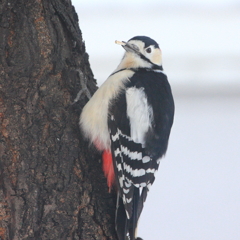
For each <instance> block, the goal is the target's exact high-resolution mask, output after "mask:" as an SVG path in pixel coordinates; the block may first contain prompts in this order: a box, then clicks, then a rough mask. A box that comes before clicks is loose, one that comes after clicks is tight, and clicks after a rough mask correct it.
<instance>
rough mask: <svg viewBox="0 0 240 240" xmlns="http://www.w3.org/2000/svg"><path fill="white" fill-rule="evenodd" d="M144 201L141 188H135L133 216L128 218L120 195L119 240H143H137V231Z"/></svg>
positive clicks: (117, 215) (117, 214)
mask: <svg viewBox="0 0 240 240" xmlns="http://www.w3.org/2000/svg"><path fill="white" fill-rule="evenodd" d="M143 193H144V192H143ZM144 195H145V194H144ZM144 201H145V197H144V198H143V195H141V196H140V195H139V188H135V187H134V194H133V199H132V214H131V216H127V213H126V210H125V207H124V204H123V200H122V198H121V196H119V194H118V197H117V207H116V216H115V226H116V231H117V235H118V239H119V240H141V238H136V234H137V232H136V230H137V224H138V219H139V217H140V214H141V212H142V208H143V203H144Z"/></svg>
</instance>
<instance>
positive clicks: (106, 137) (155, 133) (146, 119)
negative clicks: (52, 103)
mask: <svg viewBox="0 0 240 240" xmlns="http://www.w3.org/2000/svg"><path fill="white" fill-rule="evenodd" d="M115 43H117V44H119V45H121V46H122V47H123V48H124V49H125V54H124V56H123V58H122V60H121V62H120V64H119V65H118V67H117V69H116V70H115V71H114V72H113V73H112V74H111V75H110V76H109V77H108V78H107V80H106V81H105V82H104V83H103V84H102V85H101V87H100V88H99V89H98V90H97V91H96V92H95V94H94V95H93V96H92V98H91V99H90V100H89V102H88V103H87V104H86V105H85V107H84V108H83V110H82V113H81V116H80V122H79V124H80V128H81V130H82V132H83V135H84V136H85V137H86V138H87V139H88V140H89V141H90V142H91V143H92V144H93V145H94V146H95V147H96V148H97V149H98V150H99V151H101V152H102V164H103V171H104V174H105V176H106V178H107V185H108V187H109V190H111V189H112V188H113V186H115V187H116V190H117V205H116V216H115V227H116V232H117V235H118V239H119V240H136V239H141V238H137V236H136V235H137V233H136V228H137V224H138V220H139V217H140V214H141V212H142V209H143V205H144V202H145V200H146V197H147V194H148V191H149V188H150V187H151V185H152V184H153V182H154V180H155V175H156V172H157V170H158V167H159V164H160V159H161V158H162V157H163V156H164V155H165V153H166V151H167V147H168V139H169V135H170V131H171V127H172V124H173V118H174V100H173V96H172V92H171V87H170V85H169V82H168V79H167V76H166V74H165V72H164V71H163V67H162V53H161V50H160V48H159V45H158V43H157V42H156V41H154V40H153V39H151V38H149V37H146V36H136V37H133V38H131V39H130V40H129V41H128V42H124V41H115Z"/></svg>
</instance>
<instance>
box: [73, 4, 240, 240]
mask: <svg viewBox="0 0 240 240" xmlns="http://www.w3.org/2000/svg"><path fill="white" fill-rule="evenodd" d="M72 3H73V5H74V6H75V8H76V11H77V13H78V16H79V25H80V28H81V30H82V34H83V39H84V40H85V42H86V49H87V52H88V53H89V55H90V64H91V67H92V70H93V73H94V75H95V78H96V79H97V81H98V84H99V85H101V83H102V82H103V81H104V80H105V79H106V78H107V77H108V75H110V74H111V72H112V71H113V70H114V69H115V68H116V67H117V65H118V64H119V62H120V60H121V58H122V55H123V53H124V50H123V49H122V48H121V47H120V46H118V45H116V44H114V41H115V40H124V41H127V40H128V39H130V38H132V37H134V36H136V35H146V36H149V37H151V38H153V39H154V40H156V41H157V42H158V43H159V45H160V47H161V49H162V52H163V67H164V70H165V71H166V73H167V75H168V78H169V82H170V83H171V86H172V90H173V94H174V96H175V104H176V115H175V122H174V126H173V129H172V134H171V137H170V142H169V149H168V152H167V154H166V157H165V158H164V159H163V160H162V162H161V165H160V169H159V172H158V174H157V178H156V181H155V183H154V185H153V187H152V189H151V191H150V193H149V196H148V198H147V201H146V204H145V207H144V211H143V213H142V216H141V220H140V224H139V236H141V237H142V238H143V239H144V240H237V239H240V2H239V0H238V1H237V0H182V1H177V0H168V1H159V0H158V1H157V0H148V1H146V0H145V1H143V0H132V1H130V0H122V1H111V0H101V1H97V0H82V1H78V0H72Z"/></svg>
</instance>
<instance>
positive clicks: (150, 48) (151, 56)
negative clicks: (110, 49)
mask: <svg viewBox="0 0 240 240" xmlns="http://www.w3.org/2000/svg"><path fill="white" fill-rule="evenodd" d="M115 43H116V44H119V45H121V46H122V47H123V48H124V49H125V50H126V52H125V54H124V57H123V59H122V62H121V63H120V65H119V66H118V69H120V68H160V69H161V68H162V53H161V50H160V48H159V45H158V44H157V42H156V41H154V40H153V39H151V38H149V37H145V36H136V37H133V38H131V39H130V40H128V42H124V41H115Z"/></svg>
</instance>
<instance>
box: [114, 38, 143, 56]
mask: <svg viewBox="0 0 240 240" xmlns="http://www.w3.org/2000/svg"><path fill="white" fill-rule="evenodd" d="M115 43H116V44H118V45H121V46H122V47H123V48H124V49H125V50H126V52H134V53H138V52H139V49H138V47H137V46H136V45H134V44H129V43H127V42H124V41H118V40H116V41H115Z"/></svg>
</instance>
